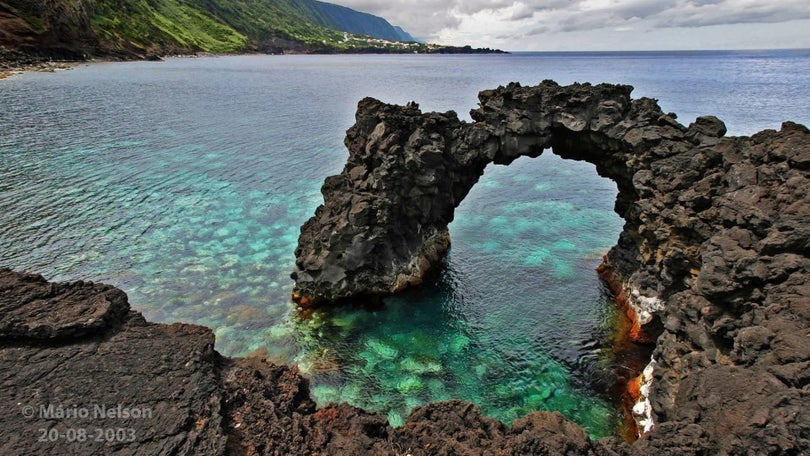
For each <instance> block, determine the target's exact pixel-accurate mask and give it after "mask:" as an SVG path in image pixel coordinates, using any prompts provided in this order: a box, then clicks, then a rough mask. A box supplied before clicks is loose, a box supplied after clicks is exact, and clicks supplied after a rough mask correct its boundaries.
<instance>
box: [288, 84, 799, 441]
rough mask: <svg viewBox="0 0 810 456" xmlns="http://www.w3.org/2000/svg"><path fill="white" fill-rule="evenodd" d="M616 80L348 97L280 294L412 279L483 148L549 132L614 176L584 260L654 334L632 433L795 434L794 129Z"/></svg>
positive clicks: (652, 437) (489, 158)
mask: <svg viewBox="0 0 810 456" xmlns="http://www.w3.org/2000/svg"><path fill="white" fill-rule="evenodd" d="M631 90H632V88H631V87H629V86H620V85H597V86H592V85H589V84H574V85H571V86H567V87H561V86H559V85H557V84H555V83H554V82H551V81H545V82H543V83H542V84H540V85H538V86H535V87H521V86H520V85H517V84H510V85H509V86H508V87H500V88H498V89H496V90H487V91H483V92H481V93H480V94H479V99H480V106H479V108H478V109H476V110H473V111H472V112H471V116H472V118H473V119H474V120H475V122H474V123H465V122H461V121H459V119H458V118H457V116H456V114H455V113H453V112H447V113H443V114H440V113H422V112H421V111H420V110H419V109H418V107H417V106H416V105H415V104H410V105H408V106H404V107H403V106H392V105H387V104H384V103H382V102H380V101H377V100H373V99H364V100H362V101H361V102H360V104H359V106H358V111H357V122H356V124H355V125H354V126H353V127H352V128H351V129H349V131H348V132H347V136H346V141H345V143H346V146H347V148H348V149H349V158H348V161H347V163H346V166H345V167H344V169H343V171H342V172H341V173H340V174H339V175H336V176H331V177H329V178H327V179H326V181H325V182H324V185H323V188H322V193H323V195H324V204H323V205H322V206H320V207H319V208H318V209H317V210H316V212H315V215H314V216H313V217H312V218H311V219H310V220H309V221H307V223H306V224H304V226H303V227H302V228H301V235H300V238H299V245H298V248H297V250H296V270H295V272H294V273H293V278H294V279H296V292H295V293H294V296H293V297H294V299H295V300H296V301H297V302H298V303H299V304H300V305H304V306H307V305H325V304H328V303H331V302H336V301H342V300H346V299H364V298H365V297H369V296H372V297H374V296H380V295H385V294H389V293H395V292H398V291H400V290H402V289H404V288H406V287H409V286H413V285H418V284H420V283H421V282H422V281H423V280H424V279H425V277H426V276H427V274H429V272H430V271H431V270H432V269H434V268H436V267H439V265H440V261H441V259H442V257H443V255H444V252H445V251H446V250H447V248H448V246H449V237H448V233H447V225H448V223H450V222H451V221H452V220H453V212H454V209H455V207H457V206H458V204H459V203H460V202H461V200H462V199H463V198H464V196H465V195H466V194H467V192H468V191H469V190H470V188H471V187H472V185H474V184H475V182H476V181H477V180H478V178H479V176H480V175H481V174H482V173H483V171H484V168H485V167H486V166H487V164H489V163H498V164H508V163H510V162H511V161H513V160H514V159H515V158H517V157H520V156H532V157H534V156H537V155H539V154H540V153H542V152H543V150H544V149H549V148H550V149H551V150H552V151H553V153H555V154H558V155H560V156H562V157H563V158H569V159H574V160H586V161H588V162H591V163H593V164H594V165H595V166H596V169H597V172H598V173H599V174H600V175H601V176H604V177H606V178H609V179H611V180H613V181H614V182H615V183H616V185H617V187H618V190H619V194H618V197H617V199H616V204H615V209H616V212H617V213H618V214H619V215H620V216H621V217H622V218H623V219H624V220H625V226H624V229H623V231H622V233H621V236H620V239H619V242H618V244H617V245H616V246H615V247H613V248H612V249H611V250H610V251H609V252H608V254H607V256H606V258H605V262H604V264H603V266H602V268H600V269H601V273H602V275H603V277H605V278H606V279H607V280H608V282H609V283H610V284H611V286H612V288H613V290H614V293H615V294H616V295H617V299H618V300H619V301H620V302H621V303H622V304H623V305H624V306H625V307H626V308H627V310H628V314H629V315H630V316H631V317H632V319H633V323H634V327H633V329H632V330H631V335H632V337H633V338H634V339H635V340H638V341H647V342H655V343H656V348H655V351H654V353H653V359H652V361H651V362H650V365H649V366H648V368H647V369H646V370H645V372H646V375H644V376H642V378H641V380H640V383H641V385H636V387H635V388H633V389H634V390H636V394H638V395H639V402H638V404H636V406H635V408H634V412H635V413H636V415H637V419H638V422H639V424H640V426H641V429H642V430H643V431H644V430H646V431H651V432H648V434H646V436H645V437H644V438H642V440H641V442H640V445H647V444H650V442H658V440H659V439H663V440H666V441H668V442H669V443H668V444H664V443H663V442H658V443H654V445H659V444H660V445H665V446H666V445H674V444H675V443H674V442H683V441H684V440H683V437H684V436H692V437H696V438H698V437H699V438H698V440H699V442H700V446H698V447H694V448H689V449H688V450H689V451H690V452H700V451H706V452H717V451H720V452H730V453H734V454H737V453H746V452H753V453H755V454H776V453H780V454H781V453H794V454H796V453H799V452H801V451H803V450H807V445H808V441H807V436H808V434H807V433H808V430H810V420H808V416H807V415H806V413H807V412H805V411H803V410H806V409H807V406H808V405H810V402H808V401H809V399H808V395H807V385H808V377H809V376H808V372H810V370H808V367H810V344H808V343H807V340H808V336H810V325H808V316H810V274H809V272H810V258H808V252H809V251H810V222H808V220H810V217H809V216H810V202H809V201H808V200H807V197H806V195H807V194H808V191H810V180H808V173H810V132H808V130H807V128H806V127H804V126H801V125H797V124H793V123H789V122H787V123H785V124H784V125H783V126H782V129H781V131H778V132H777V131H764V132H761V133H759V134H756V135H754V136H752V137H750V138H749V137H739V138H724V137H723V136H724V134H725V131H726V129H725V126H724V124H723V123H722V121H720V120H719V119H717V118H715V117H701V118H698V119H697V120H696V121H695V122H694V123H693V124H691V125H689V126H688V127H687V126H683V125H681V124H679V123H678V122H677V120H676V116H675V114H671V113H670V114H667V113H664V112H662V111H661V109H660V108H659V107H658V105H657V104H656V102H655V101H654V100H651V99H647V98H641V99H638V100H633V99H631V98H630V92H631ZM538 217H542V214H538Z"/></svg>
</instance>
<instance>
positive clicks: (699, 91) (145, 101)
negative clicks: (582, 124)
mask: <svg viewBox="0 0 810 456" xmlns="http://www.w3.org/2000/svg"><path fill="white" fill-rule="evenodd" d="M808 71H810V53H808V52H799V51H779V52H747V53H745V52H743V53H616V54H604V53H587V54H568V53H563V54H516V55H507V56H241V57H223V58H199V59H173V60H169V61H166V62H135V63H105V64H94V65H89V66H81V67H78V68H75V69H73V70H70V71H66V72H59V73H56V74H38V73H31V74H25V75H22V76H16V77H14V78H11V79H8V80H5V81H2V82H0V267H11V268H13V269H17V270H28V271H33V272H37V273H41V274H43V275H44V276H45V277H47V278H48V279H50V280H59V281H61V280H94V281H103V282H107V283H111V284H113V285H116V286H118V287H120V288H122V289H123V290H124V291H126V292H127V294H128V295H129V297H130V302H131V303H132V304H133V306H134V307H135V308H136V309H138V310H140V311H141V312H143V313H144V315H146V317H147V318H149V319H150V320H153V321H159V322H172V321H185V322H191V323H198V324H203V325H206V326H209V327H211V328H212V329H213V330H214V332H215V333H216V336H217V349H218V350H219V351H220V352H222V353H223V354H226V355H231V356H240V355H245V354H247V353H249V352H251V351H253V350H256V349H259V348H262V347H266V348H267V350H268V351H269V353H271V354H272V356H273V357H274V358H275V359H277V360H279V361H283V362H288V363H295V364H298V365H299V366H300V367H301V369H302V371H303V372H305V373H306V374H307V375H309V376H311V378H312V391H313V395H314V397H315V398H316V400H317V401H318V402H319V404H324V403H326V402H329V401H338V400H341V401H348V402H350V403H352V404H354V405H358V406H361V407H365V408H369V409H373V410H379V411H381V412H383V413H385V414H387V415H388V417H389V419H390V420H391V422H392V423H393V424H398V423H401V422H402V421H403V420H404V418H405V417H406V416H407V413H408V412H409V410H410V409H412V408H413V407H414V406H416V405H419V404H423V403H426V402H429V401H435V400H444V399H449V398H459V399H466V400H471V401H473V402H475V403H476V404H477V405H478V406H480V407H481V408H482V409H483V410H484V412H485V413H487V414H489V415H491V416H494V417H496V418H499V419H501V420H504V421H505V422H510V421H511V420H513V419H515V418H517V417H520V416H523V415H525V414H526V413H528V412H530V411H532V410H560V411H562V412H563V413H564V414H566V415H567V416H568V417H569V418H571V419H573V420H574V421H576V422H578V423H580V424H582V425H583V426H585V427H586V428H587V429H588V430H589V432H590V433H591V434H592V435H593V436H595V437H600V436H605V435H610V434H612V433H613V432H614V431H615V428H616V426H617V424H618V422H619V414H618V413H617V411H616V406H615V404H614V403H613V402H612V401H611V400H610V399H609V398H606V397H605V395H604V393H600V392H599V391H598V388H596V387H595V386H594V385H595V384H597V383H599V382H598V380H599V378H598V377H600V376H602V374H604V372H606V370H610V369H611V363H612V362H613V361H612V360H611V357H610V353H609V350H606V349H605V348H603V347H604V345H605V344H604V341H605V340H606V338H607V333H608V332H609V326H610V322H611V320H612V318H614V316H615V312H614V309H613V307H612V304H611V301H610V299H609V296H608V295H607V293H606V291H605V290H604V288H603V286H602V284H601V283H600V282H599V280H598V278H597V277H596V274H595V272H594V269H595V268H596V266H597V265H598V264H599V262H600V258H601V255H603V254H604V253H605V252H606V251H607V250H608V248H609V247H610V246H611V245H613V243H614V242H615V241H616V238H617V236H618V233H619V231H620V229H621V226H622V221H621V220H620V219H619V217H618V216H617V215H616V214H615V213H613V212H612V207H613V200H614V199H615V195H616V189H615V185H614V184H613V183H612V182H610V181H608V180H606V179H602V178H600V177H599V176H597V175H596V172H595V169H594V168H593V166H592V165H589V164H587V163H581V162H573V161H566V160H562V159H560V158H558V157H556V156H553V155H552V154H551V153H550V152H549V151H547V152H546V153H545V154H544V155H543V156H541V157H539V158H537V159H527V158H523V159H519V160H517V161H516V162H515V163H513V164H512V165H510V166H509V167H503V166H491V167H489V168H488V169H487V171H486V173H485V175H484V176H483V178H482V179H481V181H480V182H479V183H478V184H477V185H476V187H475V188H474V189H473V191H472V192H471V193H470V195H469V196H468V197H467V199H466V200H465V201H464V202H463V203H462V205H461V206H460V207H459V208H458V210H457V211H456V220H455V221H454V222H453V224H452V225H451V226H450V232H451V236H452V238H453V246H452V248H451V251H450V254H449V256H448V259H447V261H446V266H445V268H444V270H443V271H442V273H441V274H440V276H439V278H438V280H437V283H436V284H435V286H430V287H426V288H424V289H421V290H416V291H413V292H409V293H406V294H403V295H401V296H396V297H392V298H389V299H387V300H386V302H385V307H384V308H383V309H379V310H376V311H366V310H360V309H350V308H343V309H337V310H334V311H332V312H328V313H321V314H316V315H315V316H313V317H312V318H307V319H304V318H300V317H299V316H298V315H297V314H296V313H295V312H294V309H293V306H292V304H291V302H290V299H289V296H290V292H291V290H292V282H291V280H290V279H289V273H290V272H291V270H292V268H293V262H294V257H293V251H294V249H295V246H296V242H297V236H298V231H299V226H300V225H301V224H302V223H303V222H304V221H305V220H306V219H307V218H308V217H309V216H311V215H312V213H313V211H314V210H315V207H316V206H317V205H318V204H319V203H320V202H321V197H320V194H319V188H320V185H321V183H322V181H323V179H324V177H326V176H327V175H330V174H334V173H337V172H339V170H340V169H341V167H342V164H343V162H344V161H345V158H346V151H345V149H344V148H343V146H342V140H343V135H344V131H345V130H346V129H347V128H348V127H349V126H351V124H352V123H353V113H354V108H355V106H356V103H357V101H358V100H360V99H361V98H362V97H364V96H374V97H377V98H380V99H382V100H384V101H387V102H392V103H405V102H407V101H409V100H416V101H417V102H419V103H420V105H421V106H422V109H423V110H442V111H444V110H449V109H453V110H456V111H457V112H459V114H460V116H461V117H462V118H466V119H468V118H469V117H468V115H467V114H466V113H467V112H468V111H469V109H472V108H474V107H475V103H476V94H477V92H478V91H479V90H483V89H486V88H492V87H496V86H498V85H500V84H506V83H507V82H510V81H513V80H516V81H520V82H521V83H524V84H534V83H537V82H539V81H541V80H543V79H555V80H557V81H558V82H560V83H570V82H574V81H592V82H599V81H605V82H616V83H629V84H632V85H634V86H635V87H636V91H635V92H634V96H635V97H639V96H653V97H656V98H658V99H659V100H660V104H661V106H662V108H663V109H664V110H665V111H675V112H676V113H678V114H679V116H680V120H681V121H682V122H683V123H685V124H688V123H689V122H690V121H691V120H692V119H694V117H695V116H697V115H703V114H716V115H718V116H719V117H720V118H722V119H723V120H725V121H726V123H727V125H728V127H729V131H730V134H750V133H753V132H755V131H757V130H760V129H762V128H778V126H779V124H780V122H781V121H782V120H788V119H792V120H796V121H799V122H803V123H805V124H806V123H807V122H808V120H810V119H808V118H807V111H806V106H807V105H808V101H810V89H809V88H808V84H807V83H806V82H807V80H806V74H808Z"/></svg>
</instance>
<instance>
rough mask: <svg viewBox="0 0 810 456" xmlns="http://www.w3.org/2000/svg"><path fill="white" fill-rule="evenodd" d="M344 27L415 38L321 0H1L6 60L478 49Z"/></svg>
mask: <svg viewBox="0 0 810 456" xmlns="http://www.w3.org/2000/svg"><path fill="white" fill-rule="evenodd" d="M327 24H328V26H327ZM337 28H341V29H342V30H355V31H357V30H362V31H364V32H363V33H368V34H372V35H376V36H387V37H391V36H409V35H407V34H406V33H403V32H402V30H401V29H400V30H398V31H397V30H395V29H396V28H395V27H393V26H391V24H389V23H388V22H387V21H385V20H384V19H382V18H379V17H376V16H372V15H369V14H365V13H360V12H357V11H353V10H350V9H348V8H343V7H337V6H336V5H326V4H323V3H321V2H317V1H316V0H0V60H3V57H4V56H7V55H15V56H19V55H35V56H40V57H46V58H60V59H65V58H66V59H76V58H79V59H81V58H86V57H87V56H105V55H108V56H118V57H121V58H138V57H145V56H149V55H166V54H182V53H190V52H199V51H204V52H214V53H234V52H267V53H282V52H297V53H311V52H319V53H325V52H400V53H401V52H470V51H471V50H470V49H469V47H466V48H448V47H441V46H429V45H425V44H422V43H414V42H411V43H408V42H401V41H394V40H390V39H380V38H373V37H371V36H367V35H359V34H352V33H349V32H345V31H341V30H338V29H337ZM477 51H478V50H472V52H477ZM484 51H488V50H484ZM15 58H17V57H15ZM6 60H8V59H6Z"/></svg>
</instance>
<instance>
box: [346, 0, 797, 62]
mask: <svg viewBox="0 0 810 456" xmlns="http://www.w3.org/2000/svg"><path fill="white" fill-rule="evenodd" d="M333 1H334V2H335V3H339V4H341V5H345V6H348V7H350V8H354V9H357V10H360V11H366V12H369V13H372V14H377V15H379V16H382V17H384V18H386V19H387V20H388V21H389V22H391V23H392V24H394V25H399V26H402V27H403V28H404V29H405V30H406V31H408V32H410V33H411V34H412V35H414V36H416V37H417V38H421V39H424V40H427V41H430V42H440V43H444V44H456V45H462V44H471V45H474V46H482V47H503V48H505V49H514V50H516V49H526V46H539V47H535V48H534V49H549V47H548V46H549V45H550V44H549V43H556V42H561V40H562V38H564V37H565V38H568V39H570V40H571V41H572V42H577V43H582V46H584V48H583V49H596V48H601V47H603V46H604V45H605V44H606V41H605V37H607V36H610V34H611V33H616V34H619V35H621V36H622V39H624V40H627V39H628V37H629V36H631V35H632V36H633V37H635V39H637V40H638V42H639V43H640V45H641V46H642V47H644V48H648V47H649V46H653V45H655V46H658V47H659V48H666V49H676V48H678V44H679V42H680V41H682V40H675V41H673V42H666V41H665V40H666V39H672V37H673V36H676V35H677V33H675V34H674V35H673V32H672V31H667V30H674V31H678V30H691V31H690V32H688V33H690V34H697V35H700V36H705V37H706V40H707V41H710V42H711V41H712V40H711V36H713V35H712V34H713V33H720V29H722V33H723V34H724V35H722V36H721V35H717V37H716V38H717V40H716V41H717V43H719V42H724V43H727V45H726V46H725V47H745V46H746V45H745V44H744V42H746V38H745V33H743V32H744V30H745V29H746V28H750V27H751V26H752V25H756V28H757V29H760V30H763V32H762V35H763V36H766V38H767V36H773V40H771V41H772V43H773V44H770V43H768V42H767V40H766V42H764V43H763V42H760V44H759V47H781V44H780V43H784V42H788V43H789V42H793V43H794V44H793V45H791V46H790V47H810V34H808V33H807V32H806V31H799V30H801V29H802V27H795V25H791V24H795V23H796V22H802V21H803V20H810V1H807V0H441V1H439V0H388V1H386V2H379V1H375V0H333ZM742 24H745V25H742ZM766 29H767V30H770V31H765V30H766ZM786 30H787V31H790V33H795V39H793V40H790V39H786V38H787V37H785V34H784V32H785V31H786ZM805 30H806V29H805ZM738 32H739V33H738ZM684 33H685V32H684ZM574 34H579V35H580V36H579V37H577V36H575V35H574ZM588 36H592V37H594V38H593V39H594V40H595V41H593V42H591V43H590V44H589V43H588V42H587V41H585V42H583V41H582V39H580V38H582V37H588ZM597 36H598V37H599V38H596V37H597ZM735 36H738V37H739V40H738V41H737V43H738V44H735V42H734V41H733V40H732V41H729V40H730V39H731V38H733V37H735ZM777 37H780V39H781V41H778V42H777ZM650 40H651V41H650ZM608 41H610V40H608ZM712 45H715V43H713V44H712ZM717 45H719V44H717ZM710 46H711V45H710Z"/></svg>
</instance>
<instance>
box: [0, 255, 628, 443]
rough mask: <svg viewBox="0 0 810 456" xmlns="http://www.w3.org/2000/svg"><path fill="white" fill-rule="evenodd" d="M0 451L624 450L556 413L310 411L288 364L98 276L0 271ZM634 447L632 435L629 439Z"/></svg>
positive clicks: (462, 406)
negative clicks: (502, 416)
mask: <svg viewBox="0 0 810 456" xmlns="http://www.w3.org/2000/svg"><path fill="white" fill-rule="evenodd" d="M0 382H2V386H3V388H2V389H0V411H2V413H1V414H0V437H1V438H0V453H2V454H4V455H29V454H73V455H85V454H87V455H90V454H116V455H128V454H132V455H165V454H178V455H186V454H205V455H226V454H227V455H288V454H312V455H318V454H320V455H346V454H379V455H405V454H412V455H428V454H460V455H472V454H476V455H483V454H487V455H489V454H570V455H578V454H595V455H616V454H629V453H627V452H628V451H630V450H629V448H630V447H628V446H627V444H624V443H620V442H617V441H616V440H615V439H612V438H610V439H603V440H601V441H598V442H594V441H591V440H590V439H589V438H588V436H587V433H586V432H585V431H584V430H583V429H581V428H579V427H578V426H577V425H575V424H574V423H572V422H570V421H568V420H566V419H565V418H563V417H562V415H561V414H559V413H556V412H555V413H546V412H542V413H541V412H537V413H532V414H530V415H528V416H526V417H524V418H522V419H519V420H517V421H516V422H515V423H513V425H512V426H511V428H507V427H506V426H504V425H503V423H501V422H499V421H497V420H494V419H492V418H487V417H484V416H482V415H481V413H480V411H479V410H478V409H477V408H476V407H475V406H473V405H472V404H469V403H464V402H460V401H449V402H442V403H436V404H430V405H427V406H424V407H419V408H417V409H415V410H414V411H413V412H412V413H411V415H410V416H409V418H408V420H407V421H406V423H405V424H404V425H403V426H402V427H399V428H392V427H391V426H389V424H388V421H387V419H386V418H385V416H383V415H381V414H378V413H370V412H366V411H364V410H361V409H358V408H355V407H352V406H350V405H347V404H332V405H327V406H325V407H323V408H321V409H316V406H315V403H314V402H313V401H312V399H310V396H309V382H308V381H307V380H306V379H305V378H304V377H302V376H301V375H299V374H298V371H297V369H296V368H295V367H287V366H278V365H274V364H272V363H270V362H268V361H267V360H266V359H265V358H264V357H263V356H262V355H261V354H257V355H256V356H252V357H248V358H242V359H230V358H225V357H222V356H221V355H219V354H218V353H217V352H216V351H215V350H214V335H213V333H212V331H211V330H210V329H208V328H204V327H201V326H196V325H187V324H182V323H176V324H171V325H166V324H153V323H148V322H146V321H145V320H144V318H143V316H142V315H141V314H140V313H138V312H135V311H133V310H131V309H130V307H129V303H128V301H127V296H126V294H124V292H122V291H121V290H118V289H116V288H114V287H111V286H109V285H102V284H94V283H90V282H74V283H49V282H47V281H46V280H45V279H44V278H43V277H41V276H38V275H34V274H26V273H18V272H14V271H11V270H7V269H5V270H0ZM637 447H638V448H642V447H641V446H637Z"/></svg>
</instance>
